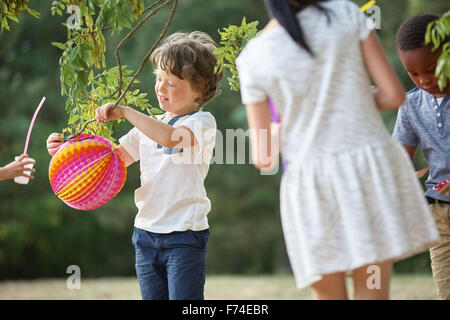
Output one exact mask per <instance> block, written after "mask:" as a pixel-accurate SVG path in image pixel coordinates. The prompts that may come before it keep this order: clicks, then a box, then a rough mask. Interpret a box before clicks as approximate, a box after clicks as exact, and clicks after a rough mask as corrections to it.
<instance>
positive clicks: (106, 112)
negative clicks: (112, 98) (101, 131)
mask: <svg viewBox="0 0 450 320" xmlns="http://www.w3.org/2000/svg"><path fill="white" fill-rule="evenodd" d="M113 106H114V103H112V102H108V103H105V104H104V105H102V106H101V107H98V108H97V109H95V120H97V122H105V121H111V120H117V119H120V118H123V107H122V106H119V105H117V107H115V108H114V109H111V108H112V107H113Z"/></svg>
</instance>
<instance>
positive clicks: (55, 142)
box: [47, 133, 63, 156]
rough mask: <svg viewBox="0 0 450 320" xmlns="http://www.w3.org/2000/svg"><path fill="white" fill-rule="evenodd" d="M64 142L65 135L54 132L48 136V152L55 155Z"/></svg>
mask: <svg viewBox="0 0 450 320" xmlns="http://www.w3.org/2000/svg"><path fill="white" fill-rule="evenodd" d="M62 143H63V135H62V134H60V133H52V134H51V135H49V136H48V138H47V150H48V153H49V154H50V155H51V156H53V155H54V154H55V153H56V151H58V149H59V147H60V146H61V144H62Z"/></svg>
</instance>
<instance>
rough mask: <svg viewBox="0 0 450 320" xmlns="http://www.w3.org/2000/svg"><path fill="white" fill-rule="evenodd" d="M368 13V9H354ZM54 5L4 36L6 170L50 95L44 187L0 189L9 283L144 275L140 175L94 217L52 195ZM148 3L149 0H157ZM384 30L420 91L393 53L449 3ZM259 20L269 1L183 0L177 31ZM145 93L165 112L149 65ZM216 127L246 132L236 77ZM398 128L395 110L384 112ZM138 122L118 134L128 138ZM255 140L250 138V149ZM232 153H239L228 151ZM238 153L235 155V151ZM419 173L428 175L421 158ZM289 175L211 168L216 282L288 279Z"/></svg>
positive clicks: (413, 4)
mask: <svg viewBox="0 0 450 320" xmlns="http://www.w3.org/2000/svg"><path fill="white" fill-rule="evenodd" d="M355 2H356V3H357V4H359V5H362V4H364V3H365V2H366V1H364V0H361V1H360V0H358V1H355ZM51 3H52V1H36V0H35V1H30V2H29V3H28V6H29V7H30V8H32V9H34V10H36V11H38V12H39V13H40V16H41V18H40V19H37V18H34V17H32V16H30V15H29V14H26V13H24V14H22V15H21V17H20V18H19V23H15V22H10V29H11V31H9V32H6V31H4V32H2V33H0V141H1V143H0V165H1V166H4V165H6V164H7V163H9V162H11V161H13V159H14V156H16V155H20V154H21V153H22V152H23V147H24V143H25V137H26V133H27V130H28V126H29V123H30V120H31V117H32V115H33V112H34V110H35V108H36V106H37V104H38V103H39V101H40V99H41V98H42V96H46V97H47V101H46V102H45V104H44V106H43V108H42V110H41V112H40V114H39V115H38V118H37V120H36V124H35V127H34V130H33V134H32V139H31V141H30V146H29V150H28V153H29V155H30V156H31V157H32V158H34V159H35V160H36V165H35V168H36V174H35V179H34V180H32V181H31V182H30V183H29V184H28V185H18V184H15V183H14V182H13V181H11V180H10V181H3V182H1V183H0V280H1V279H32V278H45V277H66V276H67V274H66V268H67V267H68V266H69V265H72V264H75V265H78V266H80V268H81V270H82V273H83V276H84V277H100V276H102V277H110V276H127V275H131V276H132V275H135V270H134V248H133V245H132V243H131V234H132V229H133V228H132V227H133V222H134V217H135V214H136V212H137V209H136V207H135V205H134V200H133V196H134V190H135V189H136V188H138V187H139V168H138V165H136V164H135V165H133V166H131V167H129V168H128V178H127V182H126V185H125V187H124V188H123V189H122V191H121V192H120V193H119V194H118V195H117V196H116V197H115V198H114V199H113V200H112V201H110V202H109V203H108V204H106V205H105V206H103V207H101V208H99V209H96V210H94V211H90V212H84V211H76V210H74V209H72V208H70V207H68V206H66V205H65V204H64V203H63V202H62V201H60V200H59V199H58V198H57V197H56V196H55V195H54V194H53V192H52V190H51V187H50V184H49V182H48V165H49V162H50V156H49V155H48V153H47V151H46V148H45V141H46V138H47V136H48V135H49V134H50V133H52V132H60V131H61V129H62V128H64V127H65V126H66V124H67V118H68V117H67V115H66V113H65V111H64V105H65V97H62V96H61V95H60V79H59V76H60V75H59V65H58V59H59V55H60V54H61V51H60V50H59V49H57V48H56V47H54V46H52V45H51V44H50V43H51V42H53V41H57V42H65V40H66V30H65V27H63V26H62V25H61V23H64V22H65V20H66V19H67V17H68V16H69V15H67V17H66V16H65V15H63V16H51V13H50V8H51ZM147 4H148V2H147ZM377 4H378V5H379V6H380V8H381V29H380V30H378V32H377V33H378V35H379V37H380V39H381V41H382V43H383V45H384V48H385V49H386V52H387V55H388V57H389V60H390V61H391V63H392V65H393V66H394V67H395V69H396V70H397V74H398V75H399V76H400V77H401V79H402V81H403V83H404V85H405V87H406V88H407V89H412V88H413V84H412V82H411V81H410V80H409V78H408V76H407V74H406V72H405V71H404V69H403V67H402V65H401V63H400V61H399V59H398V57H397V55H396V52H395V32H396V30H397V28H398V27H399V26H400V24H401V23H402V22H403V21H404V20H405V19H407V18H408V17H411V16H412V15H414V14H417V13H421V12H433V13H436V14H439V15H442V14H443V13H444V12H446V11H447V10H449V9H450V4H449V2H448V0H426V1H425V0H397V1H390V0H380V1H377ZM168 16H169V10H163V11H161V12H160V13H158V15H156V16H154V17H152V18H151V19H150V21H148V22H147V23H146V24H145V25H144V26H143V28H142V29H141V30H139V31H138V33H137V34H135V36H134V37H133V38H132V39H131V40H130V41H129V42H127V44H126V45H125V46H124V47H123V48H122V49H121V60H122V63H123V64H124V65H125V64H126V65H128V66H129V67H130V68H131V69H134V70H136V69H137V67H138V66H139V63H140V61H141V60H142V57H143V56H144V55H145V53H146V52H147V51H148V49H149V47H150V46H151V45H152V43H153V42H154V41H155V39H156V38H157V37H158V36H159V33H160V30H161V29H162V28H163V26H164V24H165V21H166V20H167V18H168ZM243 16H245V17H246V18H247V21H248V22H251V21H254V20H258V21H260V24H259V27H260V28H262V27H263V26H264V25H265V23H266V22H267V20H268V18H267V14H266V12H265V8H264V5H263V1H262V0H215V1H210V2H208V3H207V4H206V3H205V2H204V1H202V0H181V1H180V2H179V6H178V9H177V12H176V14H175V17H174V20H173V23H172V25H171V27H170V29H169V33H172V32H175V31H180V30H181V31H192V30H201V31H204V32H207V33H208V34H210V35H211V36H212V37H213V38H214V39H215V40H216V41H217V42H218V41H219V35H218V32H217V31H218V29H221V28H223V27H227V26H228V25H230V24H235V25H239V24H240V22H241V20H242V17H243ZM124 32H125V31H123V33H121V34H120V35H114V36H111V33H108V32H106V45H107V57H106V64H107V67H108V68H110V67H113V66H115V59H114V49H115V47H116V46H117V44H118V42H119V41H120V40H121V39H122V38H123V36H124ZM139 80H140V81H141V84H139V85H138V87H139V88H140V89H141V91H143V92H148V93H149V95H148V97H149V100H150V103H151V104H152V105H153V106H158V103H157V100H156V99H155V97H154V94H153V87H154V75H153V70H152V67H151V66H150V64H147V66H146V67H145V69H144V71H143V72H142V73H141V75H140V76H139ZM206 110H207V111H210V112H211V113H212V114H213V115H214V116H215V118H216V120H217V124H218V129H219V130H220V131H221V132H222V133H223V134H224V135H225V131H226V129H233V128H243V129H244V130H246V129H247V122H246V117H245V110H244V108H243V106H242V104H241V102H240V96H239V94H238V93H236V92H231V91H230V90H229V88H228V84H227V83H226V80H224V81H223V82H222V94H221V95H219V96H218V97H217V98H215V100H213V102H212V103H210V104H209V105H208V106H207V107H206ZM382 115H383V119H384V120H385V123H386V126H387V128H388V130H390V131H392V128H393V125H394V123H395V119H396V111H391V112H383V114H382ZM131 128H132V126H131V125H130V124H129V123H128V122H124V123H122V124H121V128H120V130H119V131H118V132H116V133H115V135H114V137H115V138H119V137H120V136H121V135H123V134H125V133H126V132H128V130H130V129H131ZM247 142H248V141H247ZM229 151H230V150H229ZM229 151H228V152H229ZM226 153H227V150H223V154H224V156H225V155H226ZM416 166H417V168H422V167H424V166H426V163H425V161H424V159H423V157H422V156H419V157H418V159H417V161H416ZM280 177H281V173H279V174H277V175H274V176H261V175H260V174H259V172H258V171H257V170H256V169H255V168H254V167H253V166H251V165H249V164H234V165H231V164H229V165H227V164H213V165H212V166H211V167H210V171H209V174H208V177H207V179H206V190H207V192H208V196H209V197H210V199H211V202H212V210H211V212H210V214H209V222H210V231H211V236H210V242H209V251H208V264H207V273H208V274H224V273H227V274H231V273H232V274H261V273H285V272H290V266H289V261H288V258H287V256H286V252H285V245H284V239H283V235H282V229H281V223H280V217H279V206H278V203H279V192H278V188H279V181H280ZM395 270H396V272H430V266H429V257H428V253H427V252H425V253H423V254H420V255H417V256H415V257H412V258H410V259H407V260H404V261H402V262H399V263H397V264H396V266H395Z"/></svg>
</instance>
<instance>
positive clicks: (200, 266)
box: [132, 227, 209, 300]
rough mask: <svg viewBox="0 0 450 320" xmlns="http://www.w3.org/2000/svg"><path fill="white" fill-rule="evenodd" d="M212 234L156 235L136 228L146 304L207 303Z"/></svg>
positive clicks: (141, 282)
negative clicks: (206, 286)
mask: <svg viewBox="0 0 450 320" xmlns="http://www.w3.org/2000/svg"><path fill="white" fill-rule="evenodd" d="M208 238H209V230H208V229H206V230H202V231H192V230H187V231H175V232H171V233H167V234H164V233H153V232H149V231H145V230H142V229H139V228H136V227H134V232H133V238H132V240H133V244H134V246H135V248H136V274H137V278H138V281H139V286H140V288H141V296H142V299H144V300H167V299H170V300H203V299H204V297H203V289H204V285H205V273H206V252H207V250H208Z"/></svg>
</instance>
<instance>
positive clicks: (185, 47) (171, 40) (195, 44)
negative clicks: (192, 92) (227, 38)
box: [150, 31, 223, 108]
mask: <svg viewBox="0 0 450 320" xmlns="http://www.w3.org/2000/svg"><path fill="white" fill-rule="evenodd" d="M215 49H216V43H215V42H214V40H213V39H212V38H211V37H210V36H209V35H207V34H206V33H204V32H201V31H194V32H190V33H185V32H177V33H174V34H172V35H170V36H169V37H167V38H166V39H165V41H164V43H163V44H162V45H161V46H160V47H158V48H157V49H156V50H155V51H154V52H153V53H152V55H151V56H150V60H151V62H152V64H153V65H154V66H155V67H158V66H160V67H161V69H163V70H164V71H166V72H170V73H171V74H173V75H175V76H177V77H178V78H180V79H187V80H188V81H189V82H190V84H191V86H192V88H193V89H196V90H198V91H200V92H201V96H200V98H198V99H197V101H196V102H197V103H198V106H199V107H200V108H202V107H203V106H204V105H206V104H207V103H208V102H209V101H211V100H212V99H213V98H214V96H215V95H216V94H217V93H218V92H219V83H220V80H222V77H223V72H220V73H219V72H217V73H215V72H214V67H215V66H216V63H217V55H215V54H214V53H213V52H214V50H215Z"/></svg>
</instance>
